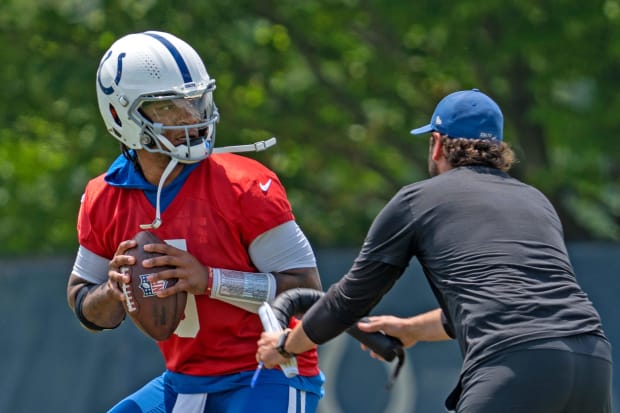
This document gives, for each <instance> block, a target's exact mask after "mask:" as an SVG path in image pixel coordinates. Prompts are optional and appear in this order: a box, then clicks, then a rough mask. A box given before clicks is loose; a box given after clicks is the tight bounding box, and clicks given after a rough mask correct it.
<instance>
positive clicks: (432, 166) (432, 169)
mask: <svg viewBox="0 0 620 413" xmlns="http://www.w3.org/2000/svg"><path fill="white" fill-rule="evenodd" d="M428 174H429V175H430V176H431V178H432V177H434V176H437V175H439V168H438V167H437V162H435V161H433V160H432V159H431V158H430V157H429V158H428Z"/></svg>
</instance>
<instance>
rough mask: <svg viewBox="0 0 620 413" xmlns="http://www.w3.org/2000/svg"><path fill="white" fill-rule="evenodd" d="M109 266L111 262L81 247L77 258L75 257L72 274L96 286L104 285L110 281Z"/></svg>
mask: <svg viewBox="0 0 620 413" xmlns="http://www.w3.org/2000/svg"><path fill="white" fill-rule="evenodd" d="M109 265H110V260H108V259H107V258H103V257H101V256H99V255H97V254H95V253H94V252H91V251H89V250H88V249H86V248H84V247H82V246H81V245H80V248H78V252H77V256H76V257H75V262H74V263H73V271H71V274H74V275H76V276H78V277H80V278H83V279H85V280H86V281H88V282H91V283H94V284H103V283H104V282H106V281H108V270H109Z"/></svg>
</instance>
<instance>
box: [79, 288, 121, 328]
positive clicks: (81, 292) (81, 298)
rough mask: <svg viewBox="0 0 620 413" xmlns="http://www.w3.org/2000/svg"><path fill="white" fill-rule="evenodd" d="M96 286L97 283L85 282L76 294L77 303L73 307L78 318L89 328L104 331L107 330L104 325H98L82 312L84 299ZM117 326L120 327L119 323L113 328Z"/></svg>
mask: <svg viewBox="0 0 620 413" xmlns="http://www.w3.org/2000/svg"><path fill="white" fill-rule="evenodd" d="M95 287H97V285H96V284H84V285H83V286H82V287H80V289H79V290H78V292H77V293H76V294H75V305H74V306H73V309H74V312H75V315H76V316H77V318H78V320H80V323H82V325H83V326H84V327H86V328H88V329H89V330H94V331H102V330H105V328H104V327H101V326H98V325H97V324H95V323H93V322H92V321H90V320H88V319H87V318H86V317H85V316H84V313H83V312H82V306H83V305H84V299H85V298H86V295H87V294H88V292H89V291H90V290H91V289H93V288H95ZM119 324H120V323H119ZM116 327H118V325H117V326H115V327H113V328H116Z"/></svg>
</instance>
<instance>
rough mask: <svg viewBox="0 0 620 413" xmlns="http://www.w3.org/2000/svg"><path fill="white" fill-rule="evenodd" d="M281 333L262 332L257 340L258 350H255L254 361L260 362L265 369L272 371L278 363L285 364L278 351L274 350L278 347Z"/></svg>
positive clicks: (284, 359)
mask: <svg viewBox="0 0 620 413" xmlns="http://www.w3.org/2000/svg"><path fill="white" fill-rule="evenodd" d="M281 334H282V332H272V333H269V332H266V331H265V332H263V333H262V334H261V336H260V339H259V340H258V349H257V350H256V361H257V362H259V363H260V362H262V363H263V365H264V366H265V367H267V368H268V369H272V368H274V367H276V366H277V365H279V364H280V363H285V362H286V361H287V359H286V358H284V357H283V356H282V355H280V353H279V352H278V350H276V346H277V345H278V339H279V338H280V335H281Z"/></svg>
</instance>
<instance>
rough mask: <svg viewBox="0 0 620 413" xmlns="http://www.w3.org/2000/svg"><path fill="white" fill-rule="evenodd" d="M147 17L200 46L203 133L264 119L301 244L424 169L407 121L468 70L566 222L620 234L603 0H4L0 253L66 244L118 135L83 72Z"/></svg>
mask: <svg viewBox="0 0 620 413" xmlns="http://www.w3.org/2000/svg"><path fill="white" fill-rule="evenodd" d="M148 29H156V30H164V31H169V32H171V33H174V34H177V35H178V36H180V37H181V38H183V39H185V40H187V41H188V42H189V43H190V44H192V45H193V46H194V47H195V48H196V49H197V50H198V52H199V53H200V54H201V56H202V57H203V58H204V60H205V62H206V64H207V68H208V70H209V72H210V74H211V76H213V77H214V78H216V80H217V91H216V94H215V99H216V103H217V105H218V107H219V109H220V113H221V117H222V120H221V122H220V124H219V125H218V141H217V143H218V144H219V145H230V144H238V143H246V142H253V141H255V140H257V139H263V138H267V137H269V136H276V137H278V145H277V146H276V147H275V148H272V149H271V150H269V151H267V152H265V153H260V154H256V155H250V156H252V157H255V158H257V159H259V160H261V161H262V162H264V163H266V164H267V165H268V166H270V167H271V168H272V169H274V170H275V171H276V172H277V173H278V174H279V176H280V177H281V179H282V181H283V182H284V184H285V185H286V187H287V190H288V194H289V196H290V200H291V202H292V204H293V207H294V209H295V212H296V216H297V219H298V221H299V222H300V224H301V225H302V227H303V229H304V231H305V232H306V233H307V235H308V236H309V238H310V239H311V241H312V243H313V244H314V246H315V247H337V246H351V245H353V246H357V245H359V244H360V243H361V241H362V240H363V237H364V235H365V233H366V230H367V228H368V225H369V223H370V221H371V219H372V218H373V217H374V215H375V214H376V213H377V212H378V210H379V209H380V208H381V206H382V205H383V204H384V203H385V202H386V201H387V200H388V199H389V198H390V197H391V196H392V195H393V194H394V193H395V191H396V190H397V189H398V188H399V187H400V186H401V185H404V184H406V183H409V182H412V181H416V180H420V179H423V178H425V177H426V154H427V144H428V142H427V139H415V138H414V137H413V136H411V135H409V130H410V129H411V128H412V127H415V126H420V125H422V124H424V123H426V122H428V120H429V117H430V114H431V113H432V110H433V108H434V106H435V104H436V103H437V101H438V100H439V99H440V98H441V97H443V96H444V95H445V94H447V93H450V92H452V91H454V90H457V89H466V88H473V87H478V88H480V89H482V90H483V91H485V92H487V93H488V94H490V95H491V96H492V97H494V98H495V100H496V101H498V103H499V104H500V106H501V107H502V108H503V110H504V115H505V118H506V132H505V136H506V140H507V141H508V142H510V143H511V144H512V145H513V147H514V148H515V150H516V152H517V155H518V157H519V159H520V163H518V164H517V165H516V167H515V168H514V169H513V170H512V173H513V175H515V176H517V177H518V178H520V179H523V180H525V181H527V182H529V183H531V184H533V185H535V186H537V187H539V188H540V189H541V190H542V191H543V192H544V193H545V194H546V195H547V196H549V197H550V198H551V200H552V202H553V203H554V205H555V206H556V208H557V209H558V212H559V213H560V215H561V218H562V220H563V222H564V224H565V230H566V237H567V238H568V239H570V240H592V239H596V240H606V241H618V240H620V162H619V161H620V149H619V146H618V145H616V144H615V139H616V138H617V136H618V135H619V129H620V122H619V115H618V114H619V113H620V93H618V88H619V86H620V77H618V75H617V74H618V72H619V68H620V67H619V66H620V38H619V29H620V2H619V1H618V0H607V1H602V2H601V1H593V2H573V1H569V0H542V1H541V0H536V1H534V0H507V1H504V2H496V1H492V0H461V1H459V2H453V1H447V0H433V1H430V0H420V1H416V2H403V1H396V0H384V1H381V2H375V1H370V0H304V1H295V0H281V1H274V0H263V1H260V2H256V1H247V0H237V1H234V2H230V1H227V0H210V1H202V0H201V1H199V0H187V1H185V2H181V3H179V2H173V1H163V0H161V1H158V0H145V1H140V2H126V1H122V0H99V1H83V0H45V1H41V0H4V1H3V5H2V7H0V50H1V53H0V55H1V56H2V57H3V64H2V65H0V81H1V84H2V85H3V99H2V100H1V101H0V109H1V110H0V120H1V122H0V211H1V213H0V242H1V243H2V246H3V247H2V252H1V253H0V255H4V256H14V255H25V254H30V255H32V254H64V253H73V252H74V251H75V249H76V248H77V241H76V235H75V222H76V215H77V210H78V208H79V200H80V195H81V193H82V190H83V188H84V185H85V183H86V181H87V180H88V179H89V178H91V177H93V176H95V175H97V174H100V173H102V172H103V171H105V169H106V167H107V165H108V164H109V163H110V162H111V161H112V159H113V158H114V157H115V156H116V155H117V154H118V152H119V148H118V145H117V144H116V141H115V140H114V139H113V138H112V137H111V136H109V135H108V134H107V132H106V131H105V128H104V125H103V122H102V120H101V119H100V116H99V112H98V109H97V103H96V96H95V72H96V69H97V66H98V64H99V60H100V58H101V56H102V55H103V53H104V51H105V50H106V49H107V47H108V46H109V45H110V44H111V43H112V42H113V41H114V40H115V39H116V38H118V37H120V36H122V35H124V34H127V33H130V32H136V31H143V30H148ZM507 218H509V217H507Z"/></svg>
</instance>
